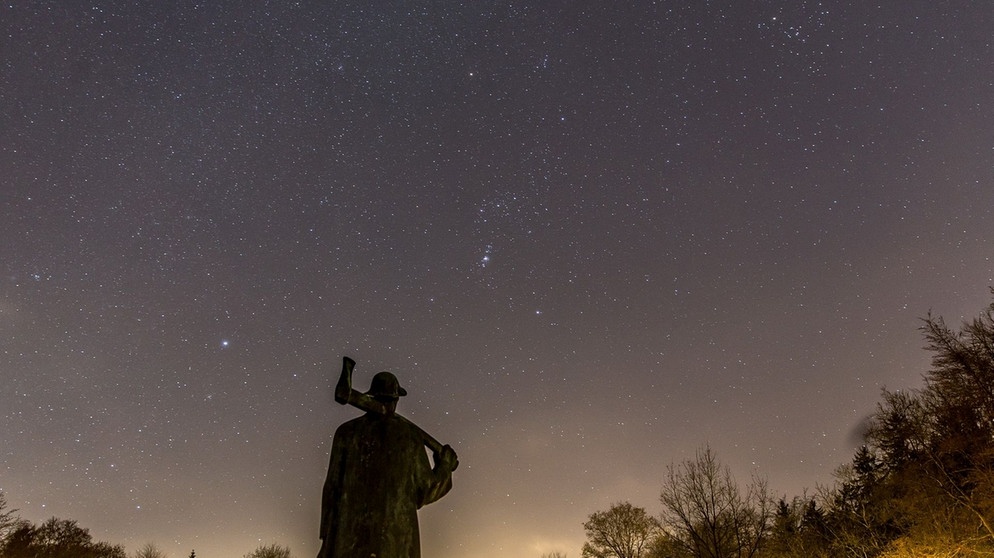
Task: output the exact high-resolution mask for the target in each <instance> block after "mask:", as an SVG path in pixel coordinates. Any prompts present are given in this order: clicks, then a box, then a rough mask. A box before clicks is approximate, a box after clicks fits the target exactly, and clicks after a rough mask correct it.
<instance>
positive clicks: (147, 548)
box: [131, 542, 166, 558]
mask: <svg viewBox="0 0 994 558" xmlns="http://www.w3.org/2000/svg"><path fill="white" fill-rule="evenodd" d="M131 558H166V553H165V552H163V551H161V550H159V548H158V547H157V546H155V545H154V544H153V543H150V542H149V543H145V544H143V545H141V546H140V547H139V548H138V550H136V551H135V552H134V554H132V555H131Z"/></svg>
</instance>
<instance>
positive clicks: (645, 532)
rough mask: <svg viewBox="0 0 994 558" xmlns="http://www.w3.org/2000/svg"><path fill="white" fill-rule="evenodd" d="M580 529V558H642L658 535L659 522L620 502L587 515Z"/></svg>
mask: <svg viewBox="0 0 994 558" xmlns="http://www.w3.org/2000/svg"><path fill="white" fill-rule="evenodd" d="M583 529H584V531H586V534H587V542H586V543H585V544H584V545H583V556H584V558H642V557H643V555H646V554H645V552H646V551H647V549H648V546H649V543H650V542H651V541H652V539H653V538H654V537H655V536H656V535H657V534H658V532H659V522H658V521H657V520H656V519H655V518H654V517H652V516H651V515H649V514H648V513H646V511H645V509H643V508H638V507H635V506H632V505H631V504H629V503H628V502H624V503H618V504H614V505H612V506H611V509H609V510H607V511H603V512H595V513H592V514H590V517H589V518H588V519H587V522H586V523H584V524H583Z"/></svg>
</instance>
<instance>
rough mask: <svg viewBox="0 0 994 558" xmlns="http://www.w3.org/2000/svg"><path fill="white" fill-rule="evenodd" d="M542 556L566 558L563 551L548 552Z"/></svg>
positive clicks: (546, 557)
mask: <svg viewBox="0 0 994 558" xmlns="http://www.w3.org/2000/svg"><path fill="white" fill-rule="evenodd" d="M542 558H566V553H565V552H558V551H556V552H549V553H546V554H543V555H542Z"/></svg>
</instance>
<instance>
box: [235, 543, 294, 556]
mask: <svg viewBox="0 0 994 558" xmlns="http://www.w3.org/2000/svg"><path fill="white" fill-rule="evenodd" d="M245 558H290V549H289V548H288V547H285V546H281V545H278V544H276V543H273V544H266V545H262V546H260V547H259V548H257V549H255V550H253V551H252V552H251V553H249V554H246V555H245Z"/></svg>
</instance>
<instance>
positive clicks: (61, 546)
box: [2, 517, 127, 558]
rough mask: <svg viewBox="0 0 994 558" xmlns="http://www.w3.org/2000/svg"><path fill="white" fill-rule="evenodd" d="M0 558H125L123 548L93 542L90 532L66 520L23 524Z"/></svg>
mask: <svg viewBox="0 0 994 558" xmlns="http://www.w3.org/2000/svg"><path fill="white" fill-rule="evenodd" d="M2 556H3V557H4V558H127V555H126V554H125V552H124V547H122V546H120V545H110V544H108V543H104V542H96V543H95V542H93V538H92V537H91V536H90V532H89V530H87V529H84V528H82V527H80V526H79V525H77V524H76V522H75V521H72V520H67V519H56V518H54V517H53V518H51V519H49V520H47V521H45V523H42V524H41V526H39V527H36V526H34V525H32V524H31V523H28V522H25V523H23V524H22V525H21V526H20V527H18V528H17V529H16V530H15V531H14V532H13V533H11V535H10V537H8V539H7V541H6V542H5V544H4V547H3V553H2Z"/></svg>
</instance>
